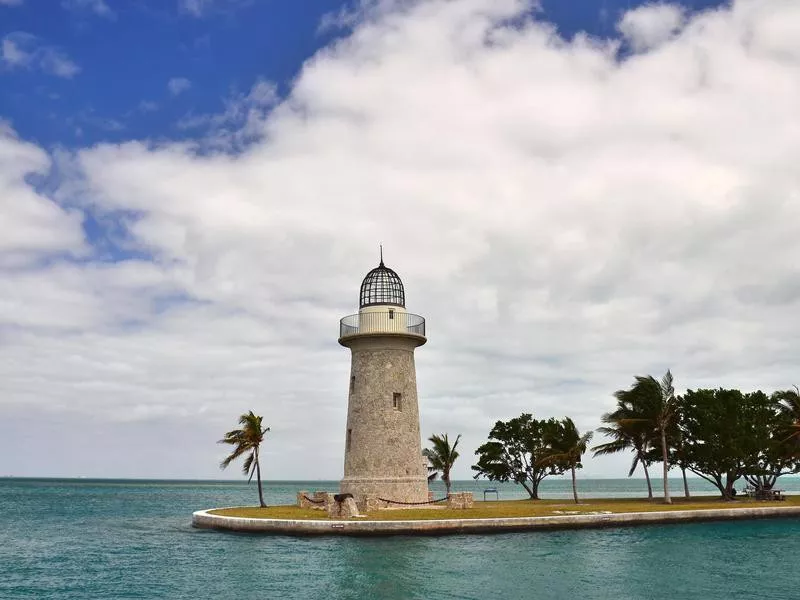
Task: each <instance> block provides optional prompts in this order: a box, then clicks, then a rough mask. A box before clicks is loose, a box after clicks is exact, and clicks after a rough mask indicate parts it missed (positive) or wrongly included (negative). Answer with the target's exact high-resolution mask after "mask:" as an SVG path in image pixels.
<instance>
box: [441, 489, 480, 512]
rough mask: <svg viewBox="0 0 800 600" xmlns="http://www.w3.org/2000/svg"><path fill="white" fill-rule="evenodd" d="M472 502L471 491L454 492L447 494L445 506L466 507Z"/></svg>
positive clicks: (470, 506) (470, 505)
mask: <svg viewBox="0 0 800 600" xmlns="http://www.w3.org/2000/svg"><path fill="white" fill-rule="evenodd" d="M474 503H475V499H474V498H473V497H472V492H455V493H452V494H449V495H448V496H447V508H456V509H467V508H472V506H473V505H474Z"/></svg>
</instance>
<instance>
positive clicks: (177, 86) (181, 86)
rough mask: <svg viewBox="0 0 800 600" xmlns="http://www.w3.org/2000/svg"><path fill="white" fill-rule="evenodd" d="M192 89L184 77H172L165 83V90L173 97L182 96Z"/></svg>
mask: <svg viewBox="0 0 800 600" xmlns="http://www.w3.org/2000/svg"><path fill="white" fill-rule="evenodd" d="M191 87H192V82H191V81H189V80H188V79H186V78H185V77H173V78H172V79H170V80H169V81H168V82H167V89H168V90H169V93H170V94H172V95H173V96H177V95H178V94H182V93H183V92H185V91H186V90H188V89H189V88H191Z"/></svg>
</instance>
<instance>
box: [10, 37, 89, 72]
mask: <svg viewBox="0 0 800 600" xmlns="http://www.w3.org/2000/svg"><path fill="white" fill-rule="evenodd" d="M0 61H1V62H2V64H4V65H5V66H6V67H7V68H10V69H15V68H25V69H39V70H41V71H43V72H45V73H49V74H50V75H55V76H57V77H63V78H65V79H71V78H72V77H74V76H75V75H77V74H78V73H79V72H80V67H79V66H78V65H77V64H75V62H73V61H72V59H70V58H69V57H68V56H67V55H66V54H65V53H64V52H62V51H61V50H59V49H58V48H56V47H54V46H48V45H46V44H42V43H41V41H40V40H39V38H37V37H36V36H35V35H32V34H30V33H25V32H22V31H16V32H13V33H9V34H8V35H6V36H5V37H4V38H3V41H2V44H0Z"/></svg>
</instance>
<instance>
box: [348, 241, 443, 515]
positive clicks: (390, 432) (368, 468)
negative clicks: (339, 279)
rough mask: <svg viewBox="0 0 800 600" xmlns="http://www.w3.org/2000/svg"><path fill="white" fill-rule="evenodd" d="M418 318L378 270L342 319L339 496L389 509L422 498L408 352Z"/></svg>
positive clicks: (390, 277) (388, 275) (420, 339)
mask: <svg viewBox="0 0 800 600" xmlns="http://www.w3.org/2000/svg"><path fill="white" fill-rule="evenodd" d="M426 341H427V340H426V338H425V319H424V318H422V317H421V316H419V315H415V314H412V313H409V312H407V311H406V298H405V290H404V288H403V282H402V281H401V280H400V277H399V276H398V275H397V273H395V272H394V271H393V270H392V269H390V268H389V267H387V266H386V265H384V264H383V252H381V261H380V264H379V265H378V266H377V267H375V268H374V269H372V270H371V271H370V272H369V273H367V275H366V276H365V277H364V280H363V281H362V283H361V293H360V295H359V310H358V313H357V314H354V315H350V316H347V317H344V318H343V319H342V320H341V322H340V326H339V343H340V344H341V345H342V346H345V347H347V348H350V382H349V392H348V402H347V430H346V432H345V451H344V479H342V481H341V492H342V493H350V494H352V495H353V497H354V498H355V500H356V502H357V503H358V504H359V505H361V504H362V503H363V502H364V501H365V498H366V497H368V496H370V497H377V498H381V499H384V500H390V501H394V502H406V503H413V502H424V501H426V500H427V499H428V478H427V469H426V463H425V461H424V459H423V457H422V448H421V445H420V431H419V404H418V402H417V373H416V366H415V362H414V350H415V349H416V348H417V347H418V346H422V345H423V344H424V343H425V342H426Z"/></svg>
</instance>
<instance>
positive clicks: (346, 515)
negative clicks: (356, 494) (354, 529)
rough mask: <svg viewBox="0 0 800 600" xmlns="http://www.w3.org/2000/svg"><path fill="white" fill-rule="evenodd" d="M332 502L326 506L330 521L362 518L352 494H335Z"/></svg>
mask: <svg viewBox="0 0 800 600" xmlns="http://www.w3.org/2000/svg"><path fill="white" fill-rule="evenodd" d="M333 499H334V501H333V503H332V504H329V505H328V517H330V518H332V519H352V518H354V517H363V516H364V515H362V514H360V513H359V511H358V505H356V501H355V499H354V498H353V495H352V494H336V495H335V496H334V497H333Z"/></svg>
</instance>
